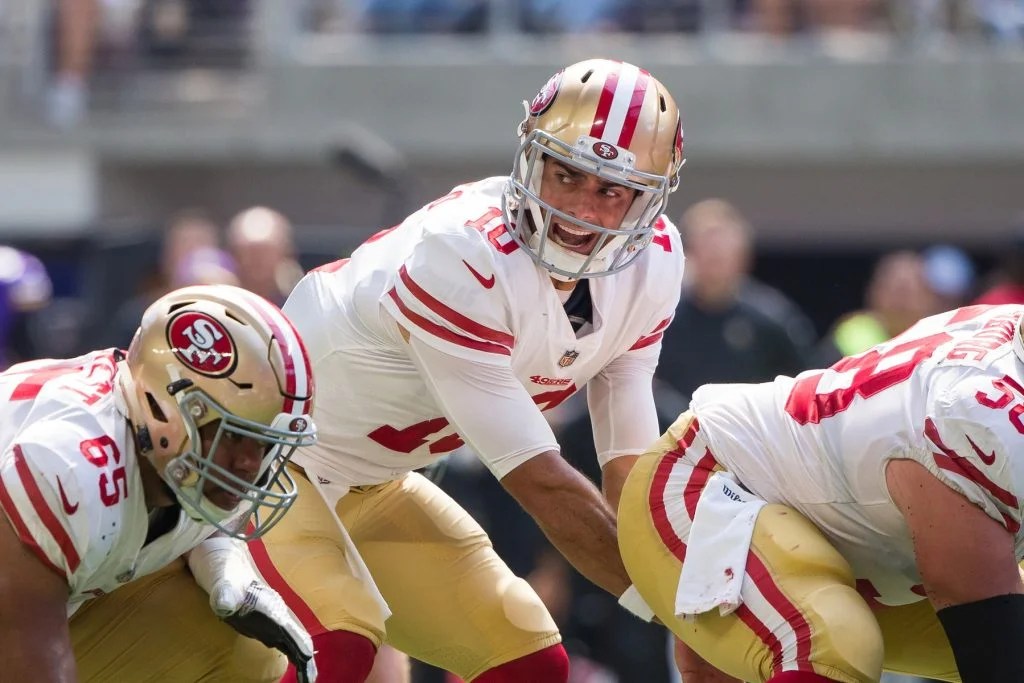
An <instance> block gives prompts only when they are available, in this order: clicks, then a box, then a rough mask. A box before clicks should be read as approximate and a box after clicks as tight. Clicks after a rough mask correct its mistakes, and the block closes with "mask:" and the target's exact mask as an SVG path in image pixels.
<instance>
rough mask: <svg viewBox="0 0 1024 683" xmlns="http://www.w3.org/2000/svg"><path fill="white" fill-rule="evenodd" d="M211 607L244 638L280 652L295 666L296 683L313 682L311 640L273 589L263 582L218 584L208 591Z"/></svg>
mask: <svg viewBox="0 0 1024 683" xmlns="http://www.w3.org/2000/svg"><path fill="white" fill-rule="evenodd" d="M210 606H211V607H212V608H213V611H214V612H215V613H216V614H217V616H219V617H220V618H221V619H223V620H224V621H225V622H227V623H228V624H229V625H230V626H231V627H232V628H233V629H235V630H236V631H238V632H239V633H241V634H242V635H243V636H248V637H249V638H255V639H256V640H258V641H260V642H261V643H263V644H264V645H266V646H267V647H272V648H275V649H277V650H280V651H281V652H283V653H284V654H285V655H286V656H287V657H288V660H289V661H291V663H292V664H294V665H295V670H296V673H297V674H298V680H299V683H313V682H314V681H316V662H315V661H314V659H313V639H312V638H310V637H309V633H307V632H306V629H305V628H304V627H303V626H302V624H300V623H299V620H298V619H296V618H295V617H294V616H293V615H292V613H291V611H290V610H289V609H288V607H287V605H285V603H284V600H282V599H281V596H280V595H278V593H277V591H275V590H274V589H273V588H271V587H270V586H268V585H267V584H265V583H263V582H262V581H251V582H250V583H249V584H248V585H245V586H239V585H238V584H237V583H234V582H232V581H228V580H224V581H218V582H217V583H216V584H214V586H213V587H212V589H211V590H210Z"/></svg>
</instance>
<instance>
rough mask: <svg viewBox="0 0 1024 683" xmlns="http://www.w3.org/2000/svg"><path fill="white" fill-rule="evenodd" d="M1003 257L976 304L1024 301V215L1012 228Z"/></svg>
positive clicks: (1002, 252)
mask: <svg viewBox="0 0 1024 683" xmlns="http://www.w3.org/2000/svg"><path fill="white" fill-rule="evenodd" d="M1000 253H1001V254H1002V257H1001V258H1000V260H999V263H998V265H997V266H996V270H995V272H993V273H991V274H990V275H989V277H988V283H987V286H986V288H985V289H984V291H982V293H981V295H980V296H979V297H978V298H977V299H975V300H974V302H973V303H976V304H1022V303H1024V216H1021V217H1020V218H1019V219H1018V221H1017V225H1015V226H1014V227H1012V228H1011V231H1010V239H1009V240H1008V241H1007V244H1006V245H1005V246H1004V248H1003V249H1002V250H1001V251H1000Z"/></svg>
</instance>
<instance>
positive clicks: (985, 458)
mask: <svg viewBox="0 0 1024 683" xmlns="http://www.w3.org/2000/svg"><path fill="white" fill-rule="evenodd" d="M967 443H969V444H971V448H973V449H974V452H975V453H977V454H978V457H979V458H981V461H982V462H983V463H985V464H986V465H991V464H992V463H994V462H995V461H996V451H995V449H994V448H993V449H992V453H985V451H983V450H981V449H980V448H978V444H976V443H974V442H973V441H971V437H969V436H968V437H967Z"/></svg>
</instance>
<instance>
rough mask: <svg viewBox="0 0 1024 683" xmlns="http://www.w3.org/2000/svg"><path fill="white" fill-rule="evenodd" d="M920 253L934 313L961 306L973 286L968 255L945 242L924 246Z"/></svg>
mask: <svg viewBox="0 0 1024 683" xmlns="http://www.w3.org/2000/svg"><path fill="white" fill-rule="evenodd" d="M921 256H922V257H923V258H924V278H925V282H926V283H927V284H928V287H929V288H930V289H931V290H932V292H933V293H934V294H935V296H936V297H937V301H936V306H935V307H936V309H937V311H936V312H938V311H948V310H951V309H954V308H959V307H960V306H963V305H964V304H965V303H966V302H967V300H968V299H969V298H970V296H971V294H972V290H973V288H974V263H973V262H972V261H971V257H970V256H968V255H967V254H966V253H964V251H963V250H962V249H960V248H958V247H954V246H952V245H949V244H937V245H934V246H931V247H928V248H927V249H925V250H924V251H923V252H921Z"/></svg>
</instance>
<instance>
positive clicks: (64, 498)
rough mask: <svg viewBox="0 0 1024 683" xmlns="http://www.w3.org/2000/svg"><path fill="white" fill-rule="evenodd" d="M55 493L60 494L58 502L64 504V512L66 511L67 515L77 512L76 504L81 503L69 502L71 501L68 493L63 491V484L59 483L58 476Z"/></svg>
mask: <svg viewBox="0 0 1024 683" xmlns="http://www.w3.org/2000/svg"><path fill="white" fill-rule="evenodd" d="M57 493H59V494H60V503H61V505H63V506H64V512H66V513H68V516H69V517H70V516H71V515H73V514H75V513H76V512H78V506H79V505H81V503H75V504H74V505H72V504H71V501H69V500H68V494H67V493H65V492H64V484H62V483H60V477H57Z"/></svg>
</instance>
